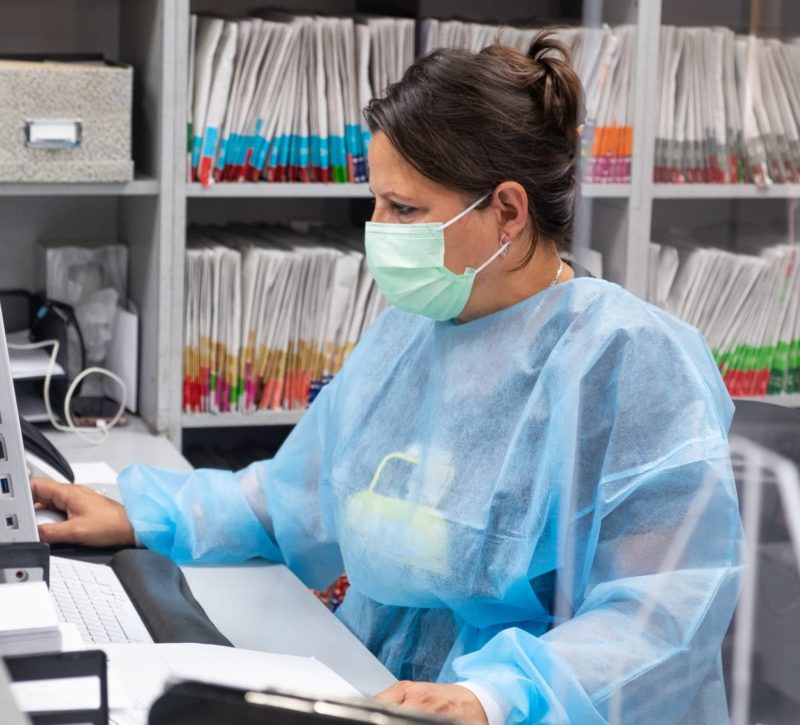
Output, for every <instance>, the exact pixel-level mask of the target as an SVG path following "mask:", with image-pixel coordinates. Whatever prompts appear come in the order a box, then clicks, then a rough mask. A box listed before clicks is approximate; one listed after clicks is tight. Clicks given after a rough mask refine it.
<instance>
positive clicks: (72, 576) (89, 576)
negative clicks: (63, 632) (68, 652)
mask: <svg viewBox="0 0 800 725" xmlns="http://www.w3.org/2000/svg"><path fill="white" fill-rule="evenodd" d="M50 594H52V596H53V599H54V600H55V605H56V612H57V614H58V617H59V619H60V620H61V621H62V622H65V623H68V624H74V625H76V626H77V627H78V631H79V632H80V633H81V637H82V638H83V641H84V642H86V643H89V644H126V643H137V642H152V641H153V638H152V637H151V636H150V634H149V632H148V631H147V627H145V625H144V622H142V619H141V617H140V616H139V614H138V612H137V611H136V609H135V608H134V606H133V603H132V602H131V600H130V598H129V597H128V595H127V593H126V592H125V589H124V588H123V587H122V584H121V583H120V581H119V579H117V576H116V574H114V572H113V570H112V569H111V568H110V567H108V566H105V565H103V564H89V563H87V562H84V561H74V560H72V559H63V558H61V557H57V556H51V557H50Z"/></svg>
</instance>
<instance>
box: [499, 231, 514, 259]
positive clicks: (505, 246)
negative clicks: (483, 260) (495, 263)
mask: <svg viewBox="0 0 800 725" xmlns="http://www.w3.org/2000/svg"><path fill="white" fill-rule="evenodd" d="M500 248H501V249H502V250H503V251H502V252H500V256H501V257H505V256H506V254H508V250H509V249H511V237H509V236H508V234H505V233H503V236H501V237H500Z"/></svg>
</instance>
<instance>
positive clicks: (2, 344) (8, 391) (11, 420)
mask: <svg viewBox="0 0 800 725" xmlns="http://www.w3.org/2000/svg"><path fill="white" fill-rule="evenodd" d="M38 540H39V533H38V530H37V528H36V516H35V514H34V510H33V497H32V496H31V486H30V480H29V479H28V469H27V466H26V464H25V451H24V449H23V446H22V430H21V428H20V423H19V413H18V412H17V398H16V395H15V394H14V381H13V379H12V377H11V362H10V360H9V356H8V343H7V342H6V333H5V325H4V324H3V313H2V310H0V544H9V543H14V542H19V541H38Z"/></svg>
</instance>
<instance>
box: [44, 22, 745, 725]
mask: <svg viewBox="0 0 800 725" xmlns="http://www.w3.org/2000/svg"><path fill="white" fill-rule="evenodd" d="M566 58H567V53H566V49H565V48H564V47H563V46H562V45H561V44H560V43H559V42H558V41H556V40H555V39H554V38H553V37H552V36H551V35H549V34H546V33H545V34H540V35H538V36H537V37H536V39H535V40H534V42H533V44H532V46H531V48H530V51H529V52H528V54H527V55H526V54H524V53H520V52H518V51H515V50H512V49H510V48H506V47H502V46H492V47H490V48H487V49H485V50H484V51H482V52H481V53H477V54H475V53H470V52H466V51H459V50H442V51H437V52H435V53H433V54H431V55H430V56H428V57H425V58H422V59H421V60H419V61H417V62H416V63H415V64H414V65H413V66H412V67H411V68H410V69H409V70H408V71H407V72H406V74H405V76H404V77H403V79H402V80H401V81H400V82H399V83H397V84H395V85H393V86H391V87H390V88H389V89H388V92H387V95H386V97H385V98H381V99H377V100H374V101H372V102H371V103H370V105H369V106H368V108H367V109H366V111H365V113H366V117H367V119H368V121H369V124H370V127H371V129H372V132H373V138H372V142H371V145H370V150H369V162H370V170H371V185H372V189H373V191H374V193H375V212H374V215H373V221H372V222H371V223H370V224H368V225H367V229H366V247H367V258H368V263H369V266H370V269H371V271H372V273H373V274H374V276H375V279H376V281H377V283H378V285H379V286H380V288H381V289H382V290H383V292H384V294H385V295H386V297H387V298H388V300H389V301H390V302H391V303H392V304H393V305H394V307H392V308H390V309H389V310H388V311H387V312H386V313H385V314H384V315H383V316H382V317H381V318H380V319H379V320H378V321H377V322H376V323H375V324H374V326H373V327H372V328H371V329H370V331H369V332H368V333H367V335H366V336H365V337H364V338H363V340H362V341H361V342H360V344H359V345H358V347H357V349H356V350H355V352H354V353H353V354H352V356H351V357H350V359H349V360H348V362H347V364H346V365H345V367H344V369H343V370H342V371H341V373H340V374H339V375H338V376H337V377H336V379H335V380H334V381H333V382H332V383H331V384H330V385H329V386H327V388H325V389H324V390H323V391H322V393H321V394H320V395H319V397H318V398H317V400H316V401H315V402H314V404H313V405H312V406H311V408H310V410H309V411H308V413H307V414H306V416H305V417H304V418H303V420H302V421H301V423H300V424H298V425H297V426H296V428H295V429H294V431H293V432H292V434H291V435H290V436H289V438H288V439H287V440H286V442H285V444H284V445H283V447H282V448H281V450H280V451H279V453H278V454H277V455H276V457H275V458H274V459H273V460H271V461H264V462H261V463H256V464H254V465H252V466H250V467H249V468H247V469H245V470H244V471H241V472H239V473H238V474H232V473H224V472H220V471H195V472H194V473H191V474H185V473H166V472H164V471H156V470H151V469H147V468H143V467H134V468H132V469H129V470H128V471H126V472H125V473H124V474H123V475H122V476H121V477H120V486H121V489H122V495H123V499H124V501H125V504H126V510H127V516H126V513H125V510H123V509H122V508H121V507H117V506H116V505H115V504H114V503H112V502H109V501H106V500H104V499H102V498H101V497H98V496H96V495H94V494H92V493H91V492H89V491H87V490H85V489H82V488H80V487H59V486H57V485H54V484H52V483H48V482H42V481H38V482H36V486H35V491H36V496H37V497H38V500H39V501H40V502H43V503H45V504H48V505H51V506H54V507H57V508H61V509H65V510H67V512H68V514H69V520H68V521H67V522H65V523H61V524H52V525H49V526H42V527H41V530H40V533H41V536H42V538H43V539H44V540H46V541H81V542H83V543H92V544H111V543H132V542H133V541H134V532H135V533H136V535H137V536H138V538H139V539H140V540H141V542H142V543H143V544H144V545H146V546H148V547H150V548H153V549H155V550H157V551H160V552H162V553H165V554H167V555H169V556H171V557H173V558H174V559H177V560H179V561H187V560H195V561H206V562H235V561H240V560H243V559H247V558H249V557H254V556H263V557H266V558H267V559H270V560H274V561H282V562H285V563H286V564H287V565H288V566H289V567H290V568H291V569H292V570H293V571H294V572H295V573H296V574H297V575H298V576H299V577H300V578H301V579H302V580H303V581H304V582H305V583H306V584H307V585H309V586H312V587H316V588H324V587H325V586H327V585H328V584H329V583H330V582H332V581H333V580H334V579H335V578H336V577H337V576H338V575H339V574H340V573H341V572H342V571H346V572H347V574H348V576H349V579H350V582H351V588H350V590H349V591H348V594H347V596H346V598H345V600H344V603H343V604H342V605H341V607H340V608H339V610H338V611H337V615H338V616H339V618H340V619H341V620H342V621H343V622H344V623H345V624H346V625H347V626H348V627H349V628H350V629H351V630H352V631H353V632H354V633H355V634H356V635H357V636H358V637H359V638H360V639H361V640H362V641H363V642H364V643H365V644H366V646H367V647H369V649H370V650H371V651H372V652H373V653H375V655H376V656H377V657H378V658H380V660H381V661H382V662H383V663H384V664H385V665H386V666H387V667H388V669H389V670H390V671H392V672H393V673H394V674H395V675H396V676H397V677H398V678H401V680H406V681H404V682H401V683H400V684H398V685H396V686H394V687H392V688H390V689H389V690H387V691H386V692H384V693H382V694H381V696H380V698H381V699H383V700H387V701H389V702H394V703H398V704H402V705H406V706H409V707H415V708H418V709H423V710H429V711H434V712H439V713H444V714H447V715H451V716H455V717H458V718H462V719H464V720H467V721H473V722H514V723H516V722H540V721H541V722H570V723H582V724H585V723H600V722H606V721H609V720H610V721H612V722H617V721H625V722H632V723H638V722H644V721H648V722H690V723H719V722H722V721H723V720H724V719H725V718H726V705H725V693H724V687H723V684H722V678H721V666H720V657H719V649H720V642H721V639H722V637H723V635H724V632H725V630H726V627H727V625H728V622H729V620H730V616H731V613H732V611H733V607H734V605H735V597H736V587H737V571H738V570H737V546H738V543H739V538H740V536H739V520H738V511H737V504H736V496H735V491H734V486H733V481H732V475H731V470H730V462H729V459H728V453H727V443H726V434H727V428H728V424H729V422H730V419H731V414H732V405H731V402H730V399H729V397H728V396H727V393H726V391H725V388H724V386H723V384H722V382H721V380H720V376H719V374H718V371H717V369H716V367H715V365H714V362H713V360H712V358H711V355H710V354H709V352H708V349H707V347H706V345H705V343H704V342H703V340H702V338H701V336H700V335H699V333H697V332H696V331H695V330H693V329H692V328H689V327H688V326H686V325H684V324H682V323H680V322H678V321H676V320H674V319H672V318H670V317H669V316H668V315H666V314H664V313H662V312H661V311H659V310H657V309H655V308H653V307H650V306H648V305H646V304H644V303H643V302H641V301H640V300H638V299H636V298H635V297H633V296H631V295H629V294H627V293H626V292H625V291H623V290H622V289H620V288H619V287H617V286H615V285H612V284H609V283H606V282H603V281H600V280H595V279H591V278H587V277H582V278H581V277H578V278H576V270H575V268H573V267H572V266H570V265H568V264H565V263H564V262H562V260H561V258H560V255H559V249H561V248H563V247H564V245H565V244H566V242H567V238H568V234H569V230H570V227H571V224H572V220H573V210H574V201H575V193H576V187H577V182H576V177H575V163H576V146H577V134H578V126H579V123H580V119H579V117H578V114H579V106H580V83H579V80H578V78H577V76H576V74H575V72H574V71H573V69H572V68H571V67H570V66H569V64H568V62H567V59H566ZM443 223H444V224H443ZM453 683H459V684H453Z"/></svg>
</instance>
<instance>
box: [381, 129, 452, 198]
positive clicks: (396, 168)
mask: <svg viewBox="0 0 800 725" xmlns="http://www.w3.org/2000/svg"><path fill="white" fill-rule="evenodd" d="M368 155H369V181H370V186H371V187H372V190H373V191H374V192H375V193H376V194H378V195H382V194H385V193H388V192H395V193H396V194H402V195H406V196H412V195H415V196H419V195H423V194H427V195H430V194H442V193H448V192H450V193H453V192H452V190H450V189H448V188H447V187H445V186H442V185H441V184H439V183H437V182H435V181H433V180H432V179H429V178H428V177H427V176H424V175H423V174H421V173H420V172H419V171H417V170H416V169H415V168H414V167H413V166H412V165H411V164H410V163H409V162H408V161H407V160H406V159H405V158H404V157H403V156H402V155H401V154H400V152H399V151H398V150H397V149H396V148H395V147H394V146H392V144H391V143H390V142H389V139H387V138H386V135H385V134H384V133H383V132H381V131H377V132H375V134H374V135H373V136H372V139H371V140H370V143H369V150H368Z"/></svg>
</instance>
